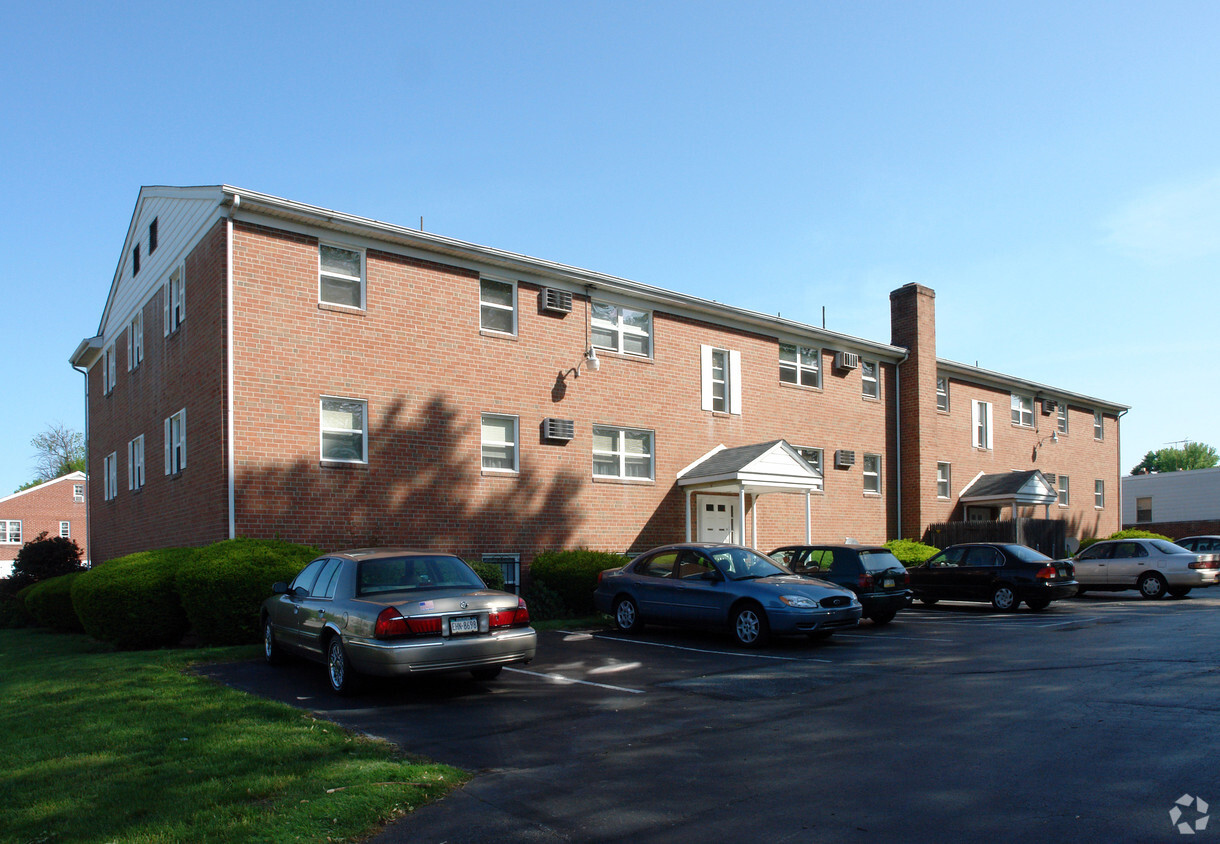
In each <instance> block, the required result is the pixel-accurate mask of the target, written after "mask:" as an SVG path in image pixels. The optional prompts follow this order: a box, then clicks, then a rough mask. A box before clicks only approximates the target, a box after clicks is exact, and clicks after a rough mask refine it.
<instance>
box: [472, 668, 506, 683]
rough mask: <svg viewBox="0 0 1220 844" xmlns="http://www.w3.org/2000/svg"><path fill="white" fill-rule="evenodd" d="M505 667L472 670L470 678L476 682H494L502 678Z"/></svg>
mask: <svg viewBox="0 0 1220 844" xmlns="http://www.w3.org/2000/svg"><path fill="white" fill-rule="evenodd" d="M503 668H504V666H503V665H485V666H483V667H482V668H472V669H470V676H471V677H473V678H475V679H476V680H494V679H496V678H497V677H499V676H500V671H501V669H503Z"/></svg>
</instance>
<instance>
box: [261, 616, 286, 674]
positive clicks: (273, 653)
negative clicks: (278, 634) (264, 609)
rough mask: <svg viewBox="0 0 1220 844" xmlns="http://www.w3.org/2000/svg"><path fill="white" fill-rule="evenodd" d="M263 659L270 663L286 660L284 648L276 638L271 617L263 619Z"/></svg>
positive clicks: (274, 663) (276, 663) (277, 663)
mask: <svg viewBox="0 0 1220 844" xmlns="http://www.w3.org/2000/svg"><path fill="white" fill-rule="evenodd" d="M263 659H265V660H266V661H267V664H268V665H279V664H280V663H281V662H283V661H284V649H283V648H281V647H280V643H279V642H277V641H276V640H275V631H274V630H273V629H272V628H271V619H270V618H265V619H263Z"/></svg>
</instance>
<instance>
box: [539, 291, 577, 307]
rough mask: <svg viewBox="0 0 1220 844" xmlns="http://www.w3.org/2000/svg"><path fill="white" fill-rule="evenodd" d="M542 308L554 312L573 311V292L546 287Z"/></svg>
mask: <svg viewBox="0 0 1220 844" xmlns="http://www.w3.org/2000/svg"><path fill="white" fill-rule="evenodd" d="M542 309H543V310H544V311H550V312H551V313H553V314H570V313H572V294H571V292H569V291H567V290H556V289H555V288H554V287H545V288H543V290H542Z"/></svg>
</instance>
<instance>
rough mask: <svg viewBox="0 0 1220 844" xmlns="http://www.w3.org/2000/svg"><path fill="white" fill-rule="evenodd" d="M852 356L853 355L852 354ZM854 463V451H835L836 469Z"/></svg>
mask: <svg viewBox="0 0 1220 844" xmlns="http://www.w3.org/2000/svg"><path fill="white" fill-rule="evenodd" d="M852 357H855V355H852ZM855 465H856V453H855V452H854V451H847V450H846V449H842V448H841V449H839V450H838V451H836V452H835V468H836V469H847V468H850V467H852V466H855Z"/></svg>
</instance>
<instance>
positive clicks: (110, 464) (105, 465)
mask: <svg viewBox="0 0 1220 844" xmlns="http://www.w3.org/2000/svg"><path fill="white" fill-rule="evenodd" d="M102 481H103V483H104V484H105V489H104V490H103V493H104V495H103V497H104V498H105V499H106V500H107V501H113V500H114V499H115V498H116V497H117V496H118V494H119V455H118V454H117V453H116V452H113V451H112V452H110V453H109V454H107V455H106V456H105V457H104V458H102Z"/></svg>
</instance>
